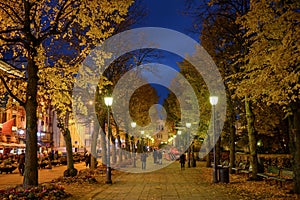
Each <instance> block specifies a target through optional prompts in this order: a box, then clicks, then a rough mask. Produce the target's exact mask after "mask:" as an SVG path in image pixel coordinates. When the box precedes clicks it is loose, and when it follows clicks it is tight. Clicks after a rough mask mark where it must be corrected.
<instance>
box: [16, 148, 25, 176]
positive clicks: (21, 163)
mask: <svg viewBox="0 0 300 200" xmlns="http://www.w3.org/2000/svg"><path fill="white" fill-rule="evenodd" d="M18 164H19V165H18V169H19V173H20V175H21V176H23V175H24V169H25V153H24V150H23V151H22V153H21V154H20V156H19V158H18Z"/></svg>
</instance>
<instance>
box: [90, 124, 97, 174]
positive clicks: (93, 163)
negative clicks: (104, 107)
mask: <svg viewBox="0 0 300 200" xmlns="http://www.w3.org/2000/svg"><path fill="white" fill-rule="evenodd" d="M98 134H99V122H98V121H97V120H95V121H94V131H93V133H92V143H91V163H90V168H91V169H95V168H96V163H97V140H98Z"/></svg>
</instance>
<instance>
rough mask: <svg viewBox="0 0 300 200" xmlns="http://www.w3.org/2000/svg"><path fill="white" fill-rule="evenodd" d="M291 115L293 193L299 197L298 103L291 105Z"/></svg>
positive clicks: (299, 141) (299, 116)
mask: <svg viewBox="0 0 300 200" xmlns="http://www.w3.org/2000/svg"><path fill="white" fill-rule="evenodd" d="M292 112H293V116H292V117H291V120H290V123H289V128H290V131H289V133H290V143H291V144H290V151H291V153H292V164H293V171H294V193H295V194H296V197H297V199H300V123H299V122H300V105H299V103H298V104H296V105H293V108H292Z"/></svg>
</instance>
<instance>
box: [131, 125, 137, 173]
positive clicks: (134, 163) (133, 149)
mask: <svg viewBox="0 0 300 200" xmlns="http://www.w3.org/2000/svg"><path fill="white" fill-rule="evenodd" d="M131 127H132V128H133V129H134V128H135V127H136V123H135V122H131ZM133 135H134V134H133ZM132 138H133V145H132V153H133V167H136V161H135V142H134V136H133V137H132Z"/></svg>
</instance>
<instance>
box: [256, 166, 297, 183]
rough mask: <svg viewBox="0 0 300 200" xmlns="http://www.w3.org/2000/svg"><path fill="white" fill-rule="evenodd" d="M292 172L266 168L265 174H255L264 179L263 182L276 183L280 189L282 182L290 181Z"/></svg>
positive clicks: (273, 167)
mask: <svg viewBox="0 0 300 200" xmlns="http://www.w3.org/2000/svg"><path fill="white" fill-rule="evenodd" d="M291 172H292V171H290V170H285V169H280V168H278V167H276V166H268V168H267V172H265V173H257V176H260V177H262V178H264V179H265V180H270V181H271V180H275V181H276V183H278V182H279V183H280V186H281V187H282V182H287V181H292V180H293V179H292V174H291Z"/></svg>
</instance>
